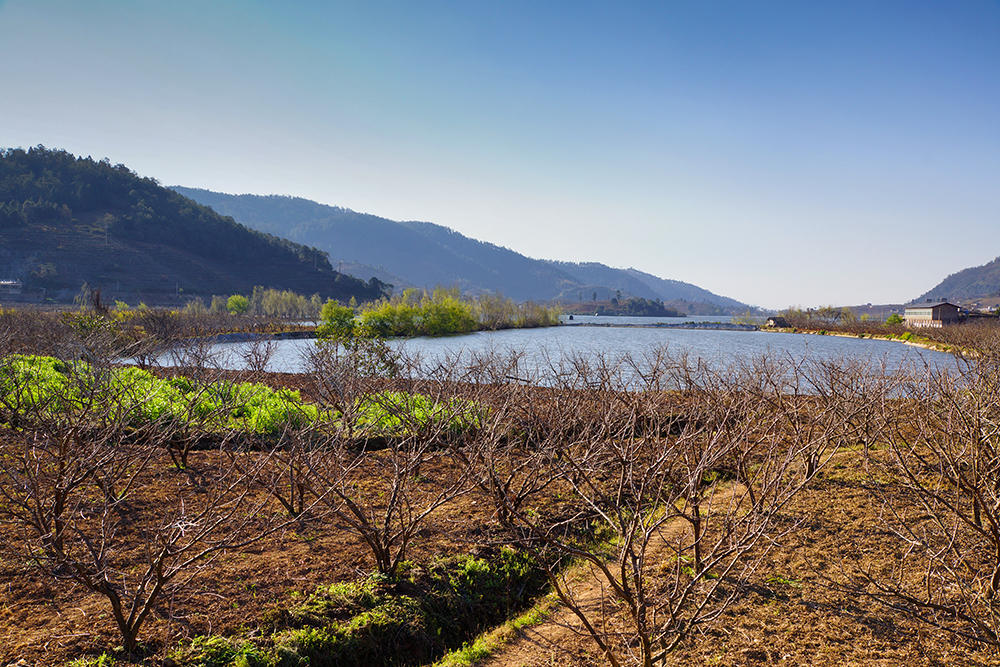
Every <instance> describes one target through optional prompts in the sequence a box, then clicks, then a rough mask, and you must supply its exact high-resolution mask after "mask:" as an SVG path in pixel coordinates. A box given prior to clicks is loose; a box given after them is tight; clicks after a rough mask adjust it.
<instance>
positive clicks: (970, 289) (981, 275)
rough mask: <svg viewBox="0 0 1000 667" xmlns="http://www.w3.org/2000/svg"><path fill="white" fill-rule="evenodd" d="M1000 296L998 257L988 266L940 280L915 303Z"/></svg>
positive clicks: (955, 301) (974, 268)
mask: <svg viewBox="0 0 1000 667" xmlns="http://www.w3.org/2000/svg"><path fill="white" fill-rule="evenodd" d="M998 296H1000V257H997V258H996V259H994V260H993V261H992V262H989V263H988V264H983V265H982V266H974V267H971V268H968V269H963V270H961V271H959V272H958V273H953V274H951V275H950V276H948V277H947V278H945V279H944V280H942V281H941V282H940V283H939V284H938V285H937V286H936V287H935V288H934V289H932V290H930V291H929V292H926V293H924V294H921V295H920V298H919V299H917V301H926V300H927V299H931V300H933V301H938V300H940V299H947V300H949V301H951V302H953V303H959V302H962V301H973V300H975V299H986V298H991V297H998Z"/></svg>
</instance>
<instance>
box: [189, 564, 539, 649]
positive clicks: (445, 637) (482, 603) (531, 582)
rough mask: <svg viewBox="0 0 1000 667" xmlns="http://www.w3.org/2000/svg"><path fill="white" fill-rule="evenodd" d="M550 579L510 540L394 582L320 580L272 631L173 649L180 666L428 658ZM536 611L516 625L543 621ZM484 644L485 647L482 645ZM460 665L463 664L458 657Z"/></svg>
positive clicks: (523, 602)
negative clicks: (255, 636) (488, 552)
mask: <svg viewBox="0 0 1000 667" xmlns="http://www.w3.org/2000/svg"><path fill="white" fill-rule="evenodd" d="M545 585H546V579H545V575H544V573H543V572H542V571H541V569H540V568H538V567H537V566H536V565H535V562H534V561H533V560H532V558H531V557H530V556H528V555H526V554H525V553H523V552H519V551H516V550H514V549H512V548H509V547H504V548H502V549H500V550H499V551H498V552H496V553H494V554H492V555H491V556H490V557H489V559H488V560H487V559H484V558H476V557H473V556H455V557H450V558H443V559H439V560H436V561H434V562H433V563H431V564H430V565H427V566H425V567H418V566H415V565H413V564H408V565H407V566H406V568H405V572H404V573H403V574H402V575H401V576H400V577H399V578H397V579H394V580H390V579H388V578H386V577H384V576H381V575H371V576H368V577H366V578H364V579H362V580H360V581H355V582H348V583H336V584H331V585H328V586H320V587H319V588H317V589H316V591H315V592H313V593H312V594H311V595H310V596H309V597H308V598H306V599H305V600H303V601H301V602H300V603H298V604H296V605H295V606H293V607H291V608H288V609H278V610H273V611H271V612H269V613H268V615H267V616H266V617H265V619H264V622H263V624H262V625H263V627H262V629H263V630H264V637H262V638H261V639H256V640H253V641H250V640H242V639H231V638H223V637H200V638H197V639H195V640H193V641H192V642H190V643H189V644H186V645H184V646H181V647H180V648H178V649H177V650H175V651H173V652H172V653H171V654H170V657H171V659H172V660H173V661H174V663H175V664H177V665H179V666H181V667H228V666H229V665H237V666H239V667H304V666H306V665H308V667H332V666H334V665H336V666H337V667H360V666H362V665H366V666H367V665H422V664H428V663H430V662H432V661H433V660H436V659H439V658H441V656H443V655H445V654H446V653H447V652H448V651H449V650H451V649H460V648H463V647H464V649H465V650H466V652H468V651H469V650H471V649H470V644H469V642H473V643H472V646H476V645H477V644H478V645H481V644H482V642H481V641H480V640H477V639H476V637H477V636H479V635H480V633H482V632H483V630H484V629H486V628H493V627H495V626H497V625H499V624H501V623H504V622H505V621H506V620H507V619H508V618H510V617H511V616H512V615H514V614H516V613H517V612H518V611H520V610H522V609H524V608H525V607H527V606H528V605H529V604H531V602H532V600H533V599H534V598H535V597H536V596H538V595H539V594H540V593H541V592H542V589H543V588H544V586H545ZM540 613H541V612H538V611H534V612H532V613H529V614H528V615H525V616H522V617H519V618H518V619H516V620H515V621H513V622H511V623H508V624H507V625H509V626H510V627H512V628H516V627H522V626H524V625H527V624H529V623H530V622H537V620H538V619H539V618H540V616H539V614H540ZM477 650H479V649H477ZM454 664H460V663H454Z"/></svg>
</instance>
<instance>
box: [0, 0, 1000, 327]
mask: <svg viewBox="0 0 1000 667" xmlns="http://www.w3.org/2000/svg"><path fill="white" fill-rule="evenodd" d="M37 144H44V145H45V146H48V147H50V148H63V149H65V150H68V151H70V152H72V153H75V154H80V155H91V156H93V157H94V158H103V157H107V158H109V159H110V160H111V162H112V163H123V164H125V165H127V166H128V167H130V168H131V169H133V170H134V171H136V172H138V173H139V174H141V175H144V176H152V177H154V178H156V179H158V180H159V181H160V182H161V183H164V184H179V185H185V186H191V187H201V188H208V189H211V190H217V191H222V192H229V193H256V194H271V193H276V194H288V195H295V196H300V197H306V198H308V199H313V200H316V201H320V202H323V203H326V204H334V205H339V206H345V207H348V208H351V209H354V210H357V211H363V212H368V213H374V214H377V215H381V216H384V217H387V218H392V219H397V220H426V221H430V222H436V223H439V224H442V225H446V226H448V227H451V228H453V229H456V230H458V231H460V232H462V233H463V234H466V235H468V236H472V237H474V238H478V239H482V240H485V241H490V242H493V243H496V244H498V245H503V246H507V247H510V248H513V249H515V250H517V251H519V252H522V253H524V254H527V255H530V256H533V257H541V258H549V259H560V260H570V261H599V262H603V263H605V264H609V265H612V266H619V267H628V266H634V267H636V268H638V269H641V270H644V271H648V272H650V273H654V274H656V275H658V276H661V277H664V278H672V279H676V280H683V281H686V282H691V283H694V284H696V285H699V286H701V287H705V288H707V289H710V290H712V291H714V292H716V293H719V294H723V295H726V296H730V297H733V298H736V299H739V300H741V301H746V302H749V303H752V304H758V305H762V306H765V307H773V308H782V307H786V306H789V305H802V306H816V305H825V304H836V305H848V304H856V303H865V302H876V303H878V302H890V301H893V302H898V301H904V300H909V299H911V298H914V297H916V296H918V295H919V294H921V293H922V292H924V291H926V290H928V289H930V288H931V287H933V286H934V285H935V284H937V283H938V282H939V281H940V280H941V279H943V278H944V277H945V276H946V275H948V274H950V273H953V272H955V271H958V270H960V269H962V268H965V267H968V266H975V265H980V264H984V263H986V262H988V261H990V260H992V259H993V258H994V257H996V256H998V255H1000V1H998V0H967V1H964V0H950V1H947V2H922V1H919V0H905V1H900V2H878V1H877V0H864V1H861V2H847V1H842V0H836V1H834V0H827V1H825V2H820V1H818V0H816V1H808V0H807V1H803V0H793V1H788V2H766V1H749V0H748V1H736V0H733V1H727V2H713V1H710V0H702V1H692V0H678V1H669V0H660V1H658V2H624V1H621V0H619V1H617V2H610V1H609V2H600V3H598V2H583V1H580V0H574V1H570V2H544V1H542V0H530V1H523V2H522V1H512V0H496V1H494V2H482V1H472V0H470V1H468V2H435V1H431V0H420V1H413V0H408V1H399V2H395V1H393V2H381V1H379V0H363V1H359V2H353V1H345V0H337V1H333V2H295V1H289V0H283V1H281V2H278V1H273V2H258V1H252V0H233V1H206V0H170V1H164V0H149V1H144V0H121V1H100V0H85V1H80V0H64V1H60V0H7V1H2V0H0V146H6V147H13V146H21V147H24V148H27V147H29V146H33V145H37ZM334 256H335V257H336V253H335V252H334ZM343 259H348V260H349V259H353V258H349V257H345V258H343Z"/></svg>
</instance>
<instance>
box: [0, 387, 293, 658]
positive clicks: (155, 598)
mask: <svg viewBox="0 0 1000 667" xmlns="http://www.w3.org/2000/svg"><path fill="white" fill-rule="evenodd" d="M99 375H100V373H99V371H93V372H91V373H88V374H87V377H86V382H87V383H89V384H85V385H84V386H79V385H78V386H74V387H67V388H66V391H64V392H63V393H61V394H56V395H55V397H54V398H52V399H50V400H47V401H42V402H40V401H33V400H30V399H29V398H26V397H27V396H30V395H31V390H30V387H29V386H28V383H30V382H31V379H30V378H25V377H21V379H20V380H19V379H18V376H16V375H14V374H7V378H6V379H7V381H8V384H7V386H5V388H4V389H5V392H4V395H5V396H7V397H10V396H15V397H17V396H21V397H25V398H22V399H20V400H18V401H16V402H15V401H12V400H10V399H9V398H8V404H7V408H8V409H9V410H12V411H16V412H17V413H18V414H19V419H16V420H14V421H16V422H17V423H18V424H19V426H18V427H17V428H16V429H15V428H6V429H4V430H3V432H2V433H0V526H2V527H3V534H4V536H5V540H4V543H3V544H2V545H0V550H2V551H3V552H4V553H5V554H6V555H7V556H9V557H13V558H16V559H18V560H21V561H22V562H25V563H30V564H32V565H33V566H34V567H36V568H37V569H38V570H39V571H40V572H43V573H45V574H46V575H48V576H50V577H52V578H53V579H55V580H68V581H73V582H76V583H78V584H81V585H83V586H84V587H86V588H87V589H89V590H92V591H94V592H96V593H98V594H100V595H102V596H104V597H105V598H106V599H107V601H108V603H109V605H110V607H111V612H112V615H113V617H114V619H115V621H116V623H117V625H118V629H119V632H120V634H121V640H122V644H123V646H124V648H125V649H126V650H127V651H128V652H130V653H131V652H134V651H135V650H136V648H137V646H138V641H139V633H140V630H141V628H142V626H143V624H144V623H145V622H146V621H147V620H148V618H149V616H150V614H151V613H152V612H153V609H154V607H155V605H156V604H157V603H158V602H159V600H160V599H161V598H162V596H163V595H164V594H165V593H166V592H167V591H169V590H171V589H172V588H175V587H183V586H184V583H185V581H186V580H188V579H189V578H190V576H191V575H193V574H194V573H195V572H196V571H197V570H198V569H199V568H200V567H202V566H204V565H206V564H207V563H208V562H209V561H210V559H211V557H212V556H213V555H214V554H216V553H218V552H220V551H221V550H223V549H234V548H239V547H241V546H243V545H246V544H248V543H250V542H252V541H254V540H256V539H259V538H260V537H261V536H262V535H264V534H266V533H267V531H268V530H270V529H271V528H273V522H272V521H270V519H271V517H270V515H269V514H267V513H266V512H265V510H266V509H267V506H268V503H269V502H270V500H269V497H268V496H267V495H266V494H262V493H260V492H259V489H258V486H257V485H258V480H259V473H260V469H261V468H262V467H263V466H265V465H266V462H267V456H266V454H265V455H261V454H259V453H252V452H246V453H244V454H243V457H244V458H245V459H246V460H243V461H240V463H239V465H236V464H235V463H232V460H233V459H232V457H230V459H229V460H230V461H231V463H230V464H229V465H226V464H225V461H226V458H225V457H222V456H221V455H219V454H217V453H216V454H214V455H213V456H214V458H215V460H216V462H217V463H218V465H214V466H207V467H206V471H205V472H203V473H202V474H200V475H198V476H197V477H191V476H189V475H188V474H187V473H186V472H184V471H179V470H176V469H172V468H170V467H168V466H165V465H163V464H164V462H165V461H164V459H165V455H164V453H163V452H164V447H163V444H164V441H165V440H167V439H169V437H170V433H169V429H167V428H164V424H163V423H153V424H149V423H147V424H146V425H144V426H140V427H138V428H137V427H136V426H134V425H133V424H132V422H131V421H130V420H129V408H128V406H129V405H131V399H133V398H134V397H133V396H129V397H124V396H121V395H116V394H114V393H111V392H112V391H113V388H114V385H113V384H109V383H101V382H99V381H98V380H95V377H98V376H99ZM12 382H13V383H15V384H16V385H17V386H11V384H10V383H12ZM81 382H82V381H81ZM225 444H226V443H225V442H223V443H222V446H223V447H225ZM164 487H170V489H171V491H170V492H169V493H166V494H164V495H163V496H161V497H160V499H159V501H158V502H155V503H150V502H148V501H147V500H146V499H145V497H144V491H145V489H147V488H160V489H163V488H164ZM163 497H167V498H170V499H171V501H170V502H163V501H162V498H163Z"/></svg>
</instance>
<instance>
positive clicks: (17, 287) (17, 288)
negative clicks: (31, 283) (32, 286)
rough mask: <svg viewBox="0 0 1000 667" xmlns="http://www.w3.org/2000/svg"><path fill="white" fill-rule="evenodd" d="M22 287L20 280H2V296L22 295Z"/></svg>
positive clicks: (0, 286)
mask: <svg viewBox="0 0 1000 667" xmlns="http://www.w3.org/2000/svg"><path fill="white" fill-rule="evenodd" d="M22 287H23V285H22V284H21V281H20V280H0V294H20V293H21V288H22Z"/></svg>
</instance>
